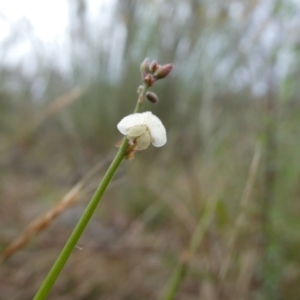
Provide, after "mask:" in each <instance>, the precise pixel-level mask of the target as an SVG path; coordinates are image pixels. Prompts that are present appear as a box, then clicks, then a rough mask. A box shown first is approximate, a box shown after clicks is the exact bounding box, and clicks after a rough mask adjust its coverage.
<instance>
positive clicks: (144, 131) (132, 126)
mask: <svg viewBox="0 0 300 300" xmlns="http://www.w3.org/2000/svg"><path fill="white" fill-rule="evenodd" d="M117 127H118V129H119V131H120V132H121V133H122V134H124V135H126V136H127V138H128V139H129V140H133V141H134V142H135V143H136V145H137V148H138V149H139V150H144V149H146V148H148V147H149V145H150V143H152V145H153V146H155V147H161V146H163V145H164V144H165V143H166V142H167V133H166V129H165V127H164V125H163V123H162V122H161V120H160V119H159V118H158V117H157V116H155V115H153V114H152V112H150V111H146V112H143V113H135V114H131V115H129V116H126V117H125V118H123V119H122V120H121V121H120V122H119V124H118V125H117Z"/></svg>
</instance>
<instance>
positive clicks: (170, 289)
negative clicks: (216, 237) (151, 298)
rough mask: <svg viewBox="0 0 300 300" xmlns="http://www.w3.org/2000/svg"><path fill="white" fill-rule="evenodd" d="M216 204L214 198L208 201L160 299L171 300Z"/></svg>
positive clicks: (187, 268)
mask: <svg viewBox="0 0 300 300" xmlns="http://www.w3.org/2000/svg"><path fill="white" fill-rule="evenodd" d="M216 205H217V201H216V200H211V201H208V204H207V207H206V209H205V212H204V215H203V217H202V218H201V219H200V220H199V222H198V225H197V227H196V229H195V231H194V232H193V235H192V237H191V240H190V245H189V249H188V251H187V252H185V253H184V255H183V256H182V258H181V260H180V261H179V263H178V265H177V267H176V269H175V270H174V271H173V274H172V276H171V278H170V280H169V282H168V283H167V285H166V288H165V289H164V290H163V293H162V294H161V296H160V299H161V300H173V299H174V298H175V296H176V293H177V291H178V289H179V287H180V284H181V282H182V281H183V280H184V278H185V276H186V275H187V273H188V270H189V263H190V260H191V258H192V257H193V256H194V255H195V253H196V251H197V249H198V247H199V245H200V243H201V241H202V239H203V237H204V235H205V233H206V231H207V228H208V226H209V224H210V221H211V218H212V216H213V212H214V210H215V207H216Z"/></svg>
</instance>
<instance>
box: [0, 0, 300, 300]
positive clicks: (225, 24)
mask: <svg viewBox="0 0 300 300" xmlns="http://www.w3.org/2000/svg"><path fill="white" fill-rule="evenodd" d="M89 3H90V2H86V1H84V0H77V1H73V2H72V3H69V5H70V7H71V8H72V9H71V10H70V11H71V12H73V14H70V20H72V24H73V26H72V27H71V28H70V32H69V40H68V43H69V44H68V48H67V49H71V50H67V49H66V52H65V53H63V54H61V55H63V56H66V57H67V58H68V68H67V69H68V71H66V70H65V69H64V68H63V67H62V66H60V65H59V63H54V59H49V57H46V56H45V57H44V56H43V55H42V53H41V49H40V48H38V47H37V48H35V47H36V45H35V44H34V43H33V42H32V43H33V45H32V51H33V53H34V54H35V56H34V55H33V56H32V57H34V58H33V59H34V63H35V65H37V68H36V70H35V72H28V68H29V67H27V69H26V68H24V66H23V63H22V61H21V62H20V63H19V64H18V65H17V66H15V67H11V66H9V65H7V64H5V55H2V57H1V58H0V113H1V118H0V151H1V158H0V196H1V199H0V224H1V225H0V246H1V249H4V248H5V246H6V245H8V244H9V243H10V242H11V241H12V240H13V239H14V238H15V237H16V236H18V235H19V234H20V233H21V231H22V230H23V229H24V227H26V226H27V225H28V223H29V222H30V221H31V220H32V219H33V218H34V217H36V216H38V215H39V214H41V213H43V212H45V211H47V209H49V208H50V207H51V206H52V205H54V204H55V203H56V202H57V201H58V200H59V199H60V198H61V197H62V196H63V195H64V193H66V192H67V191H68V190H69V189H70V188H71V187H72V186H73V185H74V184H75V183H76V182H78V181H79V180H80V179H81V178H82V177H83V176H84V175H85V174H86V173H87V172H88V171H89V170H90V169H91V168H92V167H93V166H94V165H95V164H96V163H97V162H99V161H101V160H104V159H105V157H106V156H107V155H109V154H111V153H112V152H115V151H116V150H114V145H115V144H116V142H117V141H118V140H119V139H121V135H120V134H119V133H118V131H117V129H116V124H117V123H118V121H119V120H120V119H121V118H122V117H124V116H125V115H127V114H129V113H131V111H132V110H133V108H134V105H135V101H136V95H137V94H136V90H137V87H138V85H139V84H140V81H141V78H140V71H139V65H140V63H141V61H142V60H143V59H144V58H145V57H149V58H151V59H156V60H157V61H158V62H159V63H161V64H163V63H170V62H172V63H174V66H175V68H174V70H173V72H172V73H171V75H170V76H169V77H168V78H167V79H166V80H163V81H161V82H157V84H155V86H154V88H153V91H155V92H156V93H157V94H158V96H159V99H160V102H159V103H158V104H156V105H153V104H152V103H150V102H149V103H145V104H144V106H143V109H144V110H151V111H153V113H154V114H156V115H157V116H159V117H160V119H161V120H162V121H163V123H164V124H165V126H166V128H167V132H168V143H167V145H166V146H165V147H163V148H161V149H158V148H153V147H152V148H151V149H148V150H147V151H144V152H141V153H138V154H137V155H136V158H135V159H134V160H133V161H129V162H125V163H124V164H123V165H122V167H121V170H119V174H118V175H117V177H116V179H115V184H113V185H112V187H111V188H110V189H109V191H108V192H107V194H106V195H105V199H104V201H103V203H101V207H99V209H98V212H97V215H96V216H95V218H94V220H93V222H92V224H91V225H90V226H89V228H88V229H87V231H86V233H85V235H84V238H83V239H82V244H81V245H79V246H80V247H83V251H75V252H74V255H73V257H72V259H71V262H70V263H69V264H68V266H67V268H66V270H65V271H64V272H63V274H62V276H61V278H60V279H59V281H58V283H57V285H56V286H55V288H54V290H53V292H52V294H51V295H50V297H49V299H156V298H157V297H158V295H159V294H160V292H161V291H162V289H163V288H164V286H165V284H166V283H167V281H168V278H169V277H170V275H171V273H172V271H173V270H174V268H175V266H176V264H177V262H178V261H179V258H180V256H181V254H182V253H183V252H184V251H186V249H187V248H188V245H189V242H190V239H191V236H192V234H193V231H194V230H195V228H196V225H197V223H198V221H199V218H200V219H201V217H202V216H203V211H204V209H205V205H206V203H207V201H216V202H217V205H216V209H215V211H214V212H213V218H212V220H213V221H212V222H211V223H210V225H209V227H208V228H207V230H206V232H205V235H204V238H203V240H202V241H201V245H200V247H199V249H198V251H197V253H196V255H195V256H194V257H193V259H192V263H191V267H190V271H189V273H188V275H187V277H186V278H185V280H184V282H183V283H182V285H181V287H180V289H179V291H178V294H177V298H176V299H204V300H210V299H225V300H226V299H230V300H235V299H272V300H275V299H288V300H298V299H299V297H300V288H299V280H300V256H299V252H300V237H299V230H300V221H299V220H300V218H299V217H300V202H299V198H300V181H299V180H300V159H299V153H300V126H299V122H300V102H299V99H298V94H299V92H300V91H299V89H300V85H299V84H298V75H299V72H300V55H299V42H300V41H299V36H298V34H297V32H299V27H300V24H299V20H298V16H299V10H300V5H299V3H297V2H295V1H292V0H288V1H267V0H264V1H256V0H247V1H221V0H215V1H196V0H187V1H179V0H176V1H163V2H162V1H148V2H146V1H130V0H122V1H116V4H115V5H113V4H112V5H111V12H112V15H111V20H112V21H111V22H110V23H109V24H108V25H107V24H106V27H105V30H103V28H102V27H101V26H104V25H103V24H101V21H98V22H95V23H94V24H92V23H91V21H89V19H88V13H87V11H88V10H87V8H88V6H89ZM21 26H22V24H20V28H21ZM23 38H28V40H29V41H32V39H31V36H30V34H29V33H28V36H26V32H25V33H23ZM17 42H18V37H15V38H14V39H12V40H11V41H10V43H4V42H2V45H1V47H2V46H3V47H2V52H3V53H4V54H5V53H6V52H7V53H8V52H9V51H11V49H14V47H15V46H14V44H16V43H17ZM4 46H5V48H4ZM46 48H47V46H45V49H46ZM74 88H82V90H83V92H82V95H81V96H79V97H77V98H78V99H77V98H76V97H75V98H76V99H75V98H74V101H72V103H70V104H69V105H67V106H66V107H64V108H62V109H57V111H56V112H55V113H52V114H47V111H48V112H49V110H47V107H48V109H49V106H48V105H51V103H53V101H54V100H55V99H57V98H58V97H60V96H61V95H64V94H66V93H69V92H70V90H73V89H74ZM42 112H44V114H41V113H42ZM45 112H46V113H45ZM255 155H258V156H259V163H258V166H257V169H256V170H254V171H253V170H252V171H251V170H250V165H251V162H252V160H253V157H255ZM249 170H250V171H249ZM103 172H104V170H102V171H101V172H100V173H99V174H98V175H97V176H94V178H93V179H92V180H91V182H90V184H89V186H87V187H86V189H85V190H84V193H83V195H82V199H83V202H82V203H81V204H79V205H78V206H76V207H74V208H72V209H70V210H69V211H68V212H66V213H65V214H63V215H62V216H61V217H59V219H58V220H57V221H55V222H54V223H53V224H52V226H51V227H49V228H47V229H45V230H44V232H42V233H41V234H40V235H39V236H38V237H36V238H35V239H34V240H33V241H31V242H30V244H29V245H28V246H26V247H25V248H23V249H21V250H20V251H19V252H17V253H15V254H14V255H13V256H12V257H11V258H10V259H9V260H8V261H6V262H5V263H3V264H2V265H1V266H0V299H30V298H32V296H33V295H34V293H35V291H36V289H37V287H38V286H39V284H40V283H41V282H42V280H43V278H44V277H45V275H46V273H47V271H48V270H49V268H50V266H51V263H52V261H54V258H55V257H56V255H57V254H58V253H59V250H60V249H61V248H62V246H63V244H64V241H65V240H66V239H67V237H68V235H69V233H70V231H71V230H72V228H73V226H74V224H75V223H76V221H77V220H78V218H79V215H80V213H81V212H82V210H83V205H85V204H86V201H87V200H88V199H89V197H90V196H91V195H92V193H93V191H94V189H95V188H96V186H97V184H98V182H99V180H100V179H101V175H102V174H103ZM249 172H250V173H249ZM251 176H252V177H251ZM251 178H252V181H253V182H252V185H251V186H250V190H249V195H248V196H247V201H245V203H246V204H245V205H242V204H241V203H242V199H244V198H243V197H244V195H245V189H246V188H247V183H249V181H250V179H251ZM239 216H242V222H237V221H236V220H237V219H238V218H239ZM232 232H236V235H235V238H234V241H233V243H232V244H231V245H229V243H228V240H229V237H230V236H231V235H232ZM228 259H229V260H228ZM226 260H228V261H230V265H229V267H228V268H227V269H226V272H225V271H224V270H223V269H222V268H224V267H223V266H224V262H225V261H226ZM222 270H223V271H224V272H225V275H226V276H223V277H222V276H221V275H220V274H221V273H222Z"/></svg>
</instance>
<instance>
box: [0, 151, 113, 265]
mask: <svg viewBox="0 0 300 300" xmlns="http://www.w3.org/2000/svg"><path fill="white" fill-rule="evenodd" d="M111 157H112V155H108V156H107V157H106V158H105V159H103V160H102V161H101V162H99V163H98V164H96V165H95V166H94V168H92V169H91V170H90V171H89V172H88V173H87V174H86V175H85V176H84V178H83V179H82V180H81V181H80V182H79V183H77V184H76V185H75V186H74V187H73V188H72V189H71V190H69V192H68V193H67V194H65V196H64V197H63V198H62V199H61V200H60V201H59V202H58V203H57V204H56V205H55V206H54V207H52V208H51V209H50V210H49V211H47V212H46V213H44V214H43V215H42V216H40V217H37V218H36V219H35V220H33V221H32V222H31V223H30V224H29V225H28V226H27V227H26V228H25V230H24V231H23V233H22V234H21V235H20V236H18V237H17V238H16V239H14V240H13V241H12V242H11V243H10V244H9V245H8V246H7V247H6V248H5V249H4V251H3V253H2V255H1V257H0V262H3V261H5V260H6V259H7V258H9V257H10V256H11V255H12V254H13V253H15V252H16V251H17V250H19V249H21V248H23V247H24V246H25V245H26V244H27V243H28V242H29V241H30V240H31V239H32V238H33V237H35V236H36V235H37V234H38V233H39V232H41V231H42V230H44V229H46V228H47V227H48V226H50V225H51V223H52V222H53V221H54V220H55V219H56V218H57V217H58V216H59V215H61V214H62V213H63V212H66V211H67V210H68V209H69V208H70V207H72V206H74V205H75V204H76V203H77V202H78V199H79V198H80V194H82V189H83V186H84V184H85V182H87V181H89V180H90V179H91V177H92V176H94V175H95V173H96V172H97V171H99V170H100V169H101V168H102V167H103V166H104V165H105V164H106V163H107V162H108V161H109V160H110V159H111Z"/></svg>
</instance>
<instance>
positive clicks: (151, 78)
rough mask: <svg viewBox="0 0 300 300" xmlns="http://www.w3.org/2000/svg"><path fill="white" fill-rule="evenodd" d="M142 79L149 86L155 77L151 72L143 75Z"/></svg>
mask: <svg viewBox="0 0 300 300" xmlns="http://www.w3.org/2000/svg"><path fill="white" fill-rule="evenodd" d="M143 80H144V82H145V83H146V84H147V86H148V87H150V86H152V84H153V83H154V81H155V78H153V76H152V75H151V74H147V75H145V76H143Z"/></svg>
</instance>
